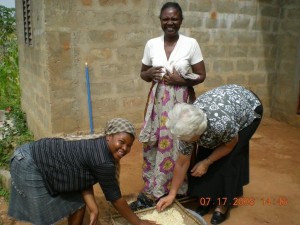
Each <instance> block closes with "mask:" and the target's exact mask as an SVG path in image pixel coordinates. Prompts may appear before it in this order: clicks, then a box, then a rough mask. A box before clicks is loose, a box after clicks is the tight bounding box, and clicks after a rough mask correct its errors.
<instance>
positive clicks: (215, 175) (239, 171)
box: [188, 106, 263, 206]
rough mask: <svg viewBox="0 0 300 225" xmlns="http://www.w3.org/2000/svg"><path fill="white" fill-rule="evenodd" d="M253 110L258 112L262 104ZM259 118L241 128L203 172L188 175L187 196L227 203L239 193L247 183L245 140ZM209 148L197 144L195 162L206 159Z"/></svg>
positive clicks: (215, 202) (228, 204)
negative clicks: (229, 149) (235, 140)
mask: <svg viewBox="0 0 300 225" xmlns="http://www.w3.org/2000/svg"><path fill="white" fill-rule="evenodd" d="M255 111H256V112H257V113H258V114H260V115H261V116H262V113H263V108H262V106H258V107H257V108H256V110H255ZM260 121H261V118H257V119H255V120H254V121H253V122H252V123H251V124H250V125H249V126H248V127H246V128H244V129H243V130H241V131H240V132H239V140H238V143H237V144H236V146H235V147H234V149H233V150H232V152H231V153H230V154H229V155H227V156H225V157H223V158H221V159H219V160H217V161H216V162H214V163H213V164H212V165H210V166H209V168H208V170H207V173H206V174H205V175H204V176H202V177H199V178H198V177H193V176H191V175H188V176H189V177H188V195H189V196H193V197H199V198H203V201H202V203H204V202H206V203H208V202H211V203H213V204H214V205H226V206H230V205H233V203H234V202H235V201H237V199H238V197H241V196H242V195H243V186H244V185H246V184H248V183H249V141H250V139H251V137H252V135H253V134H254V133H255V131H256V129H257V127H258V126H259V124H260ZM213 151H214V149H207V148H203V147H200V148H198V150H197V156H196V162H195V163H197V162H199V161H201V160H204V159H206V158H207V157H208V156H209V155H210V154H211V153H212V152H213ZM202 203H201V204H202ZM206 203H204V204H206Z"/></svg>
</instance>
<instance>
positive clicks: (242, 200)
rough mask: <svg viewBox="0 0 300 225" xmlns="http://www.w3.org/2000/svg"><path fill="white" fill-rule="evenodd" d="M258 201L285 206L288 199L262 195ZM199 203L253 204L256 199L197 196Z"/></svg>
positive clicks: (215, 204) (266, 204)
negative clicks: (213, 199) (230, 200)
mask: <svg viewBox="0 0 300 225" xmlns="http://www.w3.org/2000/svg"><path fill="white" fill-rule="evenodd" d="M258 202H260V204H262V205H263V206H271V205H278V206H286V205H288V200H287V199H286V198H285V197H278V198H271V197H262V198H261V199H260V200H259V201H258ZM199 203H200V205H203V206H208V205H214V206H218V205H227V204H230V205H231V206H254V205H255V204H256V199H255V198H254V197H239V198H233V200H232V202H229V201H228V199H227V198H225V197H223V198H217V199H216V200H215V201H212V200H211V198H204V197H203V198H199Z"/></svg>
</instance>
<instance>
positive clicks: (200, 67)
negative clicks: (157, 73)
mask: <svg viewBox="0 0 300 225" xmlns="http://www.w3.org/2000/svg"><path fill="white" fill-rule="evenodd" d="M191 67H192V71H193V74H196V75H198V76H199V78H198V79H195V80H193V79H184V78H183V77H182V76H180V74H179V73H178V72H177V71H176V70H174V71H173V73H172V74H170V73H168V74H167V75H166V76H165V77H164V81H165V83H166V84H169V85H180V86H195V85H197V84H200V83H202V82H203V81H204V80H205V78H206V71H205V65H204V61H201V62H199V63H196V64H194V65H192V66H191Z"/></svg>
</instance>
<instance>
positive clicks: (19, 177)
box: [8, 144, 85, 225]
mask: <svg viewBox="0 0 300 225" xmlns="http://www.w3.org/2000/svg"><path fill="white" fill-rule="evenodd" d="M29 146H30V145H29V144H25V145H22V146H21V147H20V148H18V149H17V150H16V151H15V152H14V155H13V157H12V159H11V163H10V173H11V192H10V200H9V209H8V215H9V216H11V217H14V218H15V219H17V220H20V221H26V222H29V223H32V224H36V225H49V224H54V223H55V222H57V221H59V220H61V219H63V218H64V217H67V216H69V215H71V214H72V213H74V212H75V211H77V210H78V209H80V208H82V207H84V206H85V203H84V201H83V199H82V196H81V194H80V193H79V192H75V193H66V194H61V195H58V196H55V197H52V196H51V195H50V194H49V193H48V191H47V189H46V187H45V185H44V182H43V178H42V176H41V174H40V172H39V169H38V168H37V166H36V164H35V162H34V160H33V159H32V158H31V155H30V147H29Z"/></svg>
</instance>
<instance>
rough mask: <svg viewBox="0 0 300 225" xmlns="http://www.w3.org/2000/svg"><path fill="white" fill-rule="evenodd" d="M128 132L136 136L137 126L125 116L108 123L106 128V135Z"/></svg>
mask: <svg viewBox="0 0 300 225" xmlns="http://www.w3.org/2000/svg"><path fill="white" fill-rule="evenodd" d="M119 132H126V133H129V134H132V135H133V137H135V128H134V126H133V124H132V123H131V122H129V121H128V120H126V119H123V118H114V119H112V120H110V121H108V122H107V123H106V127H105V130H104V134H105V135H110V134H116V133H119Z"/></svg>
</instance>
